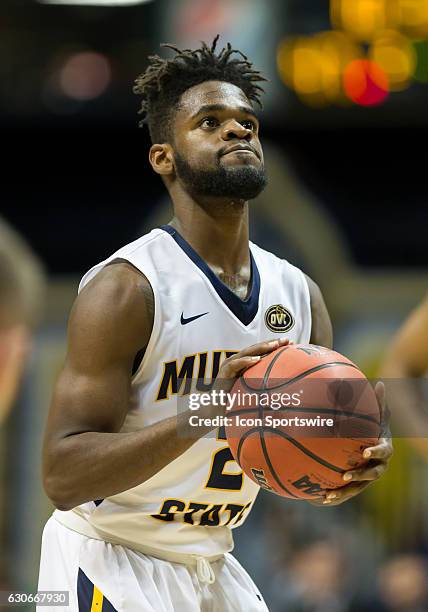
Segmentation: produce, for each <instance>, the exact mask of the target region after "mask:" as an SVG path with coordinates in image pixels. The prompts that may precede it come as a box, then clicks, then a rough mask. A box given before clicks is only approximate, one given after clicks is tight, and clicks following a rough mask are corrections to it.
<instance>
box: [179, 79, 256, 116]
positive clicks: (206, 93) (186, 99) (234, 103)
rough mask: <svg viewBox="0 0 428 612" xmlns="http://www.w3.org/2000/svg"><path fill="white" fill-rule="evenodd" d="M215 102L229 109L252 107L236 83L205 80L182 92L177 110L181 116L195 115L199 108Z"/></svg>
mask: <svg viewBox="0 0 428 612" xmlns="http://www.w3.org/2000/svg"><path fill="white" fill-rule="evenodd" d="M216 104H219V105H220V104H221V105H222V106H225V107H229V108H231V109H233V108H238V107H243V106H247V107H249V108H250V109H251V108H252V105H251V103H250V102H249V100H248V98H247V96H246V95H245V94H244V92H243V91H242V89H240V88H239V87H237V86H236V85H233V84H232V83H226V82H224V81H206V82H205V83H201V84H199V85H195V86H193V87H191V88H190V89H188V90H187V91H185V92H184V94H183V95H182V96H181V100H180V105H179V111H178V112H179V113H180V114H181V115H182V116H185V115H195V113H197V112H198V109H199V108H201V107H203V106H207V105H209V106H211V105H216Z"/></svg>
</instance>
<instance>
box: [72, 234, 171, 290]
mask: <svg viewBox="0 0 428 612" xmlns="http://www.w3.org/2000/svg"><path fill="white" fill-rule="evenodd" d="M167 236H168V234H167V233H166V232H164V231H163V230H162V229H160V228H156V229H154V230H152V231H151V232H149V233H148V234H144V235H143V236H141V237H140V238H138V239H137V240H134V241H133V242H130V243H128V244H126V245H124V246H122V247H121V248H120V249H118V250H117V251H116V252H114V253H113V254H112V255H110V257H107V259H105V260H104V261H101V262H99V263H97V264H95V265H94V266H92V268H90V269H89V270H88V271H87V272H86V274H84V276H83V277H82V280H81V281H80V284H79V291H81V290H82V288H83V287H85V285H86V284H87V283H89V281H91V280H92V279H93V278H94V277H95V276H96V275H97V274H99V272H100V271H101V270H103V269H104V268H105V266H106V265H108V264H110V263H112V262H113V261H116V260H120V259H121V260H126V261H129V262H130V263H131V264H132V265H133V266H134V267H135V268H137V269H138V270H140V272H141V273H143V274H144V270H142V267H143V266H144V263H146V264H147V263H148V262H149V260H150V257H151V256H150V254H151V250H152V249H155V251H157V253H155V254H154V255H152V256H154V258H156V256H158V255H159V253H158V251H159V249H160V250H161V251H162V250H163V239H165V238H166V237H167ZM159 243H161V244H159ZM157 245H159V248H158V249H156V246H157Z"/></svg>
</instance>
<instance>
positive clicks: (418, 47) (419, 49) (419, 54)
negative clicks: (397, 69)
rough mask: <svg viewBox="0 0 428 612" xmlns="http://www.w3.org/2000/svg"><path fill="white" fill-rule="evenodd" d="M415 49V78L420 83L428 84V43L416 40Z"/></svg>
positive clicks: (414, 42)
mask: <svg viewBox="0 0 428 612" xmlns="http://www.w3.org/2000/svg"><path fill="white" fill-rule="evenodd" d="M413 48H414V50H415V52H416V70H415V74H414V76H413V78H414V79H415V81H418V82H419V83H428V41H427V40H415V41H413Z"/></svg>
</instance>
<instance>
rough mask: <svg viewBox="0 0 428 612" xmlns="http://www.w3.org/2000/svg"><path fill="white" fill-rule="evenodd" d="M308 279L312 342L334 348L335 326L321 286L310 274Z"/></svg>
mask: <svg viewBox="0 0 428 612" xmlns="http://www.w3.org/2000/svg"><path fill="white" fill-rule="evenodd" d="M305 276H306V275H305ZM306 281H307V283H308V287H309V294H310V296H311V315H312V329H311V344H317V345H318V346H325V347H326V348H333V328H332V325H331V320H330V316H329V314H328V311H327V306H326V305H325V302H324V298H323V296H322V293H321V291H320V288H319V287H318V285H317V284H316V283H314V281H313V280H312V279H311V278H309V276H306Z"/></svg>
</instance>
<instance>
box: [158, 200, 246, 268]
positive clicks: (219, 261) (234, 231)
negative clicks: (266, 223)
mask: <svg viewBox="0 0 428 612" xmlns="http://www.w3.org/2000/svg"><path fill="white" fill-rule="evenodd" d="M171 196H172V199H173V203H174V218H173V219H172V220H171V222H170V225H171V226H172V227H174V228H175V229H176V230H177V231H178V232H180V234H181V235H182V236H183V237H184V238H185V240H187V242H188V243H189V244H190V245H191V246H192V247H193V248H194V249H195V251H196V252H197V253H198V254H199V255H200V257H202V259H203V260H204V261H206V263H207V264H208V265H209V266H210V267H211V268H212V269H213V270H214V271H215V272H216V273H220V274H226V275H235V274H242V273H244V276H246V275H247V274H246V272H247V271H249V269H250V255H249V247H248V241H249V227H248V203H247V202H244V201H231V200H225V199H214V198H211V199H209V198H206V199H205V200H204V201H196V200H194V199H193V198H192V197H191V196H190V195H189V194H187V193H186V194H180V196H181V197H179V198H177V197H174V194H173V193H171Z"/></svg>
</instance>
